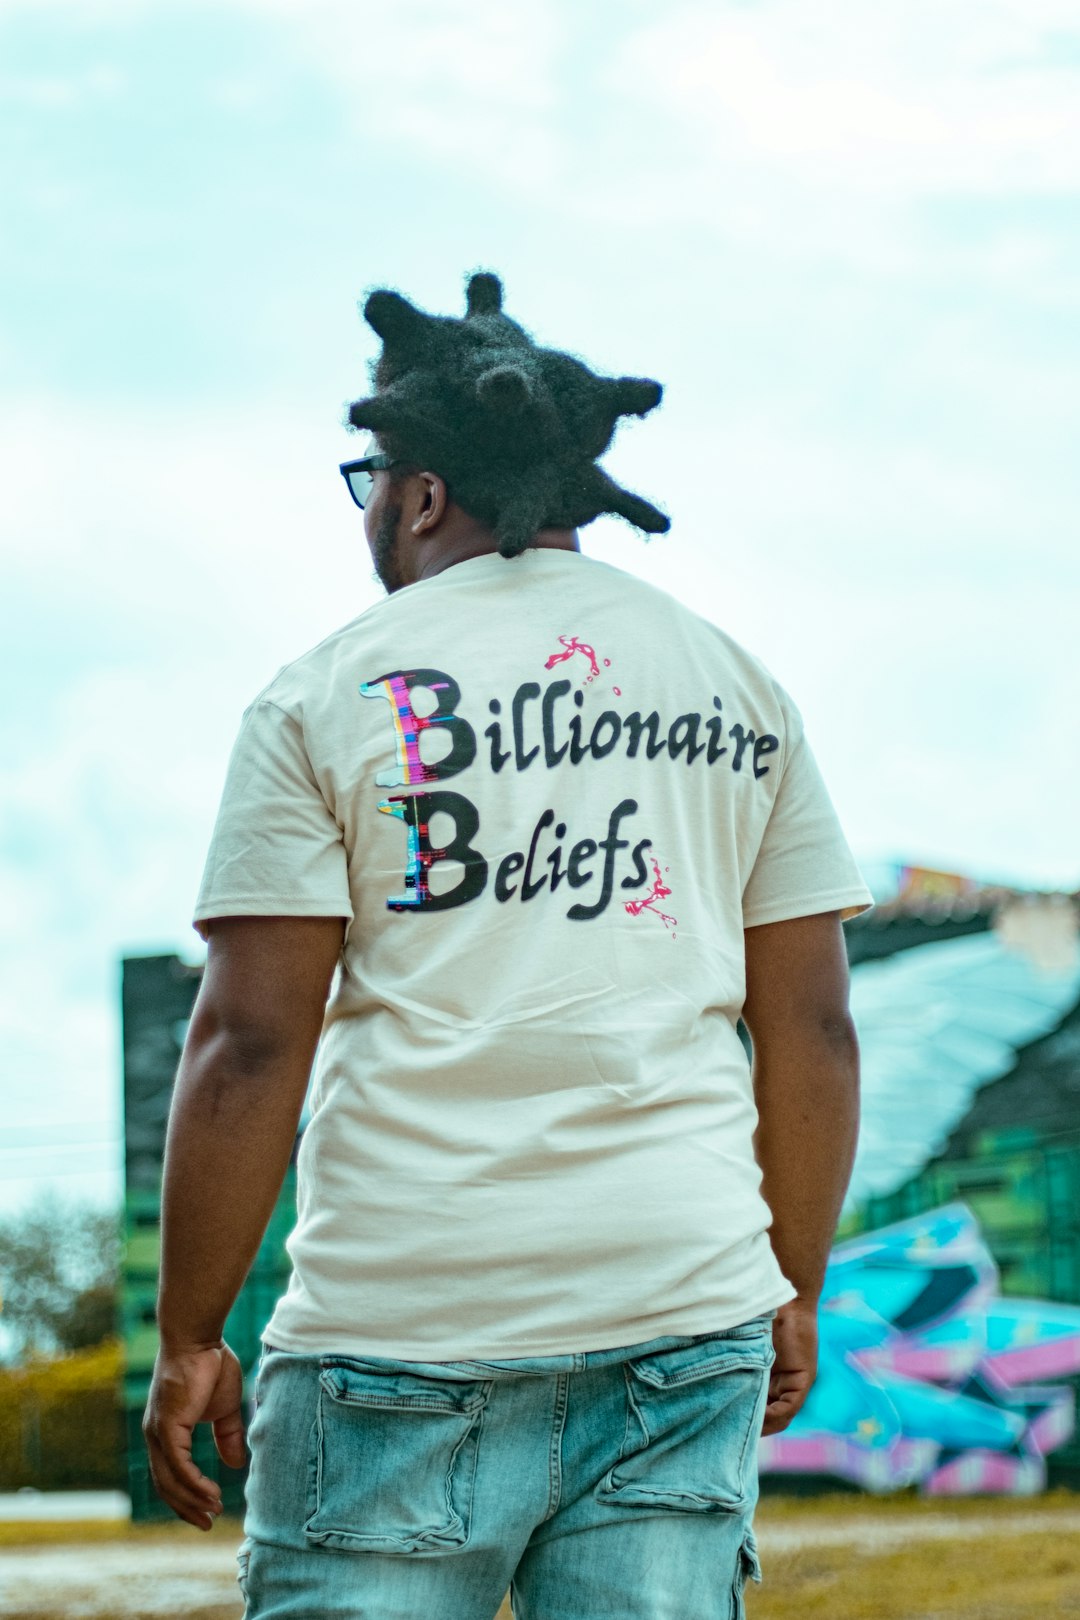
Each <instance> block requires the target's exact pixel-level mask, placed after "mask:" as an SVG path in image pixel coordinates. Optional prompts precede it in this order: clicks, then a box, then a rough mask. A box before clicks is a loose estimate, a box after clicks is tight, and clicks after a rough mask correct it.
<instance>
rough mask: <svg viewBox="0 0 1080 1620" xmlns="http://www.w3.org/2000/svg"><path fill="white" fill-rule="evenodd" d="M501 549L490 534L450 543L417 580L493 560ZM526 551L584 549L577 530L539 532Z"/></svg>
mask: <svg viewBox="0 0 1080 1620" xmlns="http://www.w3.org/2000/svg"><path fill="white" fill-rule="evenodd" d="M498 549H499V548H498V546H497V545H496V543H495V541H494V540H493V538H492V536H491V534H490V533H489V532H488V531H487V530H483V531H480V532H478V533H476V534H472V535H462V536H460V538H458V539H455V540H448V541H447V542H446V544H445V545H444V546H442V547H441V549H440V550H439V551H437V552H435V553H434V554H433V555H432V556H430V557H427V558H425V560H424V565H423V567H422V568H421V569H420V571H419V573H418V574H417V576H416V577H417V580H421V579H431V578H432V577H433V576H434V575H435V574H441V573H442V572H443V570H444V569H446V568H452V567H453V566H454V564H455V563H459V562H466V561H467V560H468V559H469V558H470V557H485V556H493V555H494V554H495V552H497V551H498ZM527 549H528V550H530V551H532V550H534V549H535V550H541V549H545V550H551V551H580V550H581V546H580V544H579V542H578V532H577V530H576V529H540V530H539V531H538V532H537V533H536V534H535V535H534V536H533V538H532V539H531V540H530V541H529V545H528V548H527Z"/></svg>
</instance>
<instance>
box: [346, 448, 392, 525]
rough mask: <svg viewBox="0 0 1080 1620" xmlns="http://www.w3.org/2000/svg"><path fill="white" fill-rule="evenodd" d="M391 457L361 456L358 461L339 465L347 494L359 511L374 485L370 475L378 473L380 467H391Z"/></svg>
mask: <svg viewBox="0 0 1080 1620" xmlns="http://www.w3.org/2000/svg"><path fill="white" fill-rule="evenodd" d="M394 465H395V462H394V458H393V456H385V455H373V456H361V457H360V459H359V460H358V461H343V462H342V463H341V469H340V470H341V476H342V477H343V478H344V480H345V482H346V484H348V486H349V494H350V495H351V496H352V498H353V500H354V501H355V502H356V504H357V506H358V507H359V508H360V510H361V511H363V509H364V502H365V501H366V500H367V499H368V497H369V496H370V494H371V486H372V484H373V483H374V479H373V478H372V476H371V475H372V473H374V472H378V471H379V469H380V468H381V467H393V466H394Z"/></svg>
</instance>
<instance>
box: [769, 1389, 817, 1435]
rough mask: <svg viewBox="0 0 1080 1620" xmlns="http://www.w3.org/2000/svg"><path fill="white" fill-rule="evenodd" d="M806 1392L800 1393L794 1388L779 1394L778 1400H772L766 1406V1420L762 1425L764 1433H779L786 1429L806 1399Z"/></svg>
mask: <svg viewBox="0 0 1080 1620" xmlns="http://www.w3.org/2000/svg"><path fill="white" fill-rule="evenodd" d="M805 1399H806V1396H805V1394H801V1395H800V1394H798V1393H796V1392H795V1391H794V1390H792V1391H789V1392H788V1393H786V1394H783V1395H778V1396H777V1398H776V1400H770V1401H769V1402H768V1403H767V1405H766V1407H765V1422H764V1423H763V1424H762V1426H761V1433H762V1435H763V1436H764V1435H767V1434H779V1433H780V1431H781V1429H786V1428H787V1426H788V1424H789V1423H790V1422H791V1420H792V1418H793V1417H794V1416H795V1414H796V1412H798V1410H799V1409H800V1407H801V1406H802V1405H803V1402H804V1401H805Z"/></svg>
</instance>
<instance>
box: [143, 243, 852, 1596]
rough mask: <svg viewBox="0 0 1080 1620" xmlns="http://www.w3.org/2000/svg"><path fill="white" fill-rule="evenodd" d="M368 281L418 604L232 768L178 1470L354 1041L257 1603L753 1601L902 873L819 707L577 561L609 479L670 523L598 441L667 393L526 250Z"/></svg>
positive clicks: (343, 654) (308, 663)
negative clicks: (604, 463) (524, 308)
mask: <svg viewBox="0 0 1080 1620" xmlns="http://www.w3.org/2000/svg"><path fill="white" fill-rule="evenodd" d="M364 313H365V315H366V317H367V319H368V321H369V322H370V323H371V325H372V326H373V327H374V329H375V330H376V331H377V332H378V334H379V335H380V337H381V338H382V339H383V351H382V354H381V356H380V358H379V360H378V363H377V365H376V366H375V367H374V369H373V372H372V382H373V384H374V393H373V394H372V396H371V397H370V398H368V399H364V400H360V401H357V402H356V403H355V404H354V405H353V406H352V407H351V408H350V413H349V419H350V422H351V424H352V426H354V427H358V428H363V429H366V430H368V432H369V434H371V435H373V436H374V437H373V438H371V439H369V441H368V444H367V452H366V454H365V455H364V456H363V457H362V458H360V459H359V460H358V461H355V462H351V463H346V464H344V466H343V469H342V470H343V472H344V473H345V475H346V478H347V479H348V481H349V484H350V489H351V491H352V493H353V497H354V499H355V500H356V501H357V503H358V504H359V505H361V506H363V509H364V527H365V533H366V536H367V540H368V544H369V546H370V548H371V551H372V556H373V559H374V562H375V567H376V571H377V574H378V577H379V578H380V579H381V581H382V582H383V584H384V585H385V587H386V590H387V598H386V600H385V601H382V602H380V603H379V604H378V605H377V606H375V607H373V608H371V609H369V610H368V611H367V612H365V613H362V614H361V615H360V616H359V617H358V618H357V619H354V620H353V621H352V622H351V623H350V624H348V625H346V626H345V627H344V628H343V629H342V630H340V631H338V632H337V633H336V634H334V635H331V636H330V637H329V638H328V639H327V640H326V641H324V642H322V643H320V645H319V646H317V647H316V648H314V649H313V650H312V651H311V652H309V653H307V654H305V655H304V656H303V657H302V658H300V659H298V660H297V661H296V662H295V663H292V664H290V665H288V666H286V667H285V668H284V669H283V670H281V671H280V672H279V674H278V675H277V676H276V677H275V679H274V680H273V681H272V682H271V683H270V685H269V686H268V687H266V688H265V690H264V691H263V692H262V693H261V694H260V696H259V697H258V698H257V699H256V700H255V701H254V703H253V704H252V705H251V706H250V707H249V709H248V710H247V711H246V714H245V717H244V722H243V725H242V727H241V731H240V735H239V738H238V740H237V743H236V746H235V749H234V751H233V755H232V759H231V762H230V765H229V771H228V777H227V781H226V786H225V791H224V796H223V800H222V805H221V809H220V812H219V816H218V821H217V826H216V828H215V832H214V837H213V842H212V846H211V850H210V854H209V858H208V861H207V866H206V872H205V875H204V878H203V883H202V888H201V890H200V894H199V899H198V903H197V907H196V913H195V920H196V926H197V927H198V929H199V931H200V932H201V933H202V934H203V935H204V937H205V938H207V940H208V942H209V955H208V960H207V966H206V972H205V975H204V978H203V982H202V986H201V989H200V992H199V997H198V1001H197V1003H196V1006H195V1010H194V1014H193V1017H192V1020H191V1026H190V1031H189V1035H188V1040H187V1044H186V1046H185V1051H184V1056H183V1060H182V1062H181V1066H180V1071H179V1074H178V1077H177V1082H176V1092H175V1098H174V1103H173V1109H172V1115H171V1118H170V1124H169V1134H168V1146H167V1152H166V1162H165V1179H164V1193H163V1212H162V1215H163V1219H162V1269H161V1287H160V1294H159V1301H158V1322H159V1328H160V1335H161V1347H160V1353H159V1357H158V1362H157V1366H156V1369H155V1377H154V1382H153V1386H152V1389H151V1393H150V1399H149V1402H148V1406H147V1413H146V1418H145V1421H144V1429H145V1433H146V1438H147V1443H148V1448H149V1452H150V1458H151V1465H152V1469H153V1477H154V1480H155V1483H156V1486H157V1489H158V1491H159V1492H160V1494H161V1495H162V1496H163V1498H164V1499H165V1500H166V1501H167V1502H169V1503H170V1505H171V1506H172V1507H173V1508H174V1509H175V1511H176V1512H177V1513H178V1514H179V1516H180V1517H181V1518H184V1519H186V1520H187V1521H188V1522H189V1523H191V1524H194V1525H196V1526H199V1527H201V1528H203V1529H209V1528H210V1526H211V1524H212V1522H213V1515H214V1513H215V1512H216V1511H218V1510H219V1506H220V1498H219V1497H218V1494H217V1489H216V1486H214V1485H213V1483H212V1482H210V1481H208V1480H206V1479H204V1478H203V1477H202V1476H201V1475H200V1474H199V1471H198V1470H197V1469H196V1468H195V1467H194V1466H193V1464H192V1462H191V1455H190V1451H191V1448H190V1437H191V1432H192V1429H193V1426H194V1424H195V1423H196V1422H199V1421H203V1422H210V1423H212V1424H213V1425H214V1432H215V1437H216V1441H217V1446H218V1450H219V1452H220V1454H221V1456H222V1458H223V1459H224V1461H225V1462H226V1463H228V1464H230V1465H231V1466H233V1467H240V1466H242V1465H243V1462H244V1460H245V1451H244V1440H243V1423H242V1414H241V1382H242V1380H241V1369H240V1367H239V1364H238V1362H237V1360H236V1357H235V1355H233V1353H232V1351H231V1350H230V1349H229V1348H228V1346H227V1345H226V1344H225V1343H224V1341H223V1339H222V1337H221V1330H222V1325H223V1323H224V1320H225V1317H226V1314H227V1312H228V1310H229V1309H230V1307H231V1305H232V1302H233V1300H234V1299H235V1297H236V1295H237V1293H238V1291H239V1289H240V1287H241V1284H242V1282H243V1279H244V1277H245V1275H246V1273H247V1271H248V1268H249V1266H250V1265H251V1262H252V1260H253V1258H254V1255H255V1253H256V1250H257V1248H258V1245H259V1242H260V1239H261V1237H262V1235H263V1232H264V1230H265V1227H266V1224H267V1221H268V1219H269V1216H270V1213H271V1210H272V1208H273V1206H274V1203H275V1201H276V1199H277V1196H278V1193H279V1190H280V1187H281V1184H282V1180H283V1177H284V1173H285V1169H286V1166H287V1163H288V1160H289V1154H290V1149H291V1146H292V1143H293V1139H294V1133H295V1131H296V1128H297V1124H298V1121H299V1117H300V1111H301V1107H302V1104H303V1101H304V1097H305V1093H306V1088H307V1083H308V1076H309V1070H310V1067H311V1064H312V1060H313V1056H314V1053H315V1049H316V1044H317V1043H318V1042H319V1038H320V1035H321V1036H322V1040H321V1045H320V1046H319V1062H318V1066H317V1071H316V1078H315V1085H314V1090H313V1095H312V1103H311V1120H310V1124H309V1125H308V1127H307V1129H306V1130H305V1132H304V1135H303V1138H302V1142H301V1147H300V1151H299V1157H298V1160H297V1177H298V1181H297V1185H298V1218H297V1223H296V1227H295V1229H294V1231H293V1233H292V1235H291V1237H290V1239H289V1243H288V1248H289V1252H290V1255H291V1257H292V1260H293V1272H292V1275H291V1277H290V1281H289V1285H288V1289H287V1291H286V1293H285V1294H284V1295H283V1297H282V1298H281V1299H280V1300H279V1301H278V1303H277V1306H276V1308H275V1310H274V1312H273V1315H272V1317H271V1319H270V1321H269V1323H268V1324H267V1327H266V1329H265V1331H264V1333H263V1335H262V1337H263V1341H264V1348H263V1354H262V1357H261V1360H260V1364H259V1369H258V1374H257V1379H256V1391H255V1394H256V1410H255V1414H254V1417H253V1419H252V1423H251V1427H250V1431H249V1443H250V1446H251V1472H250V1475H249V1478H248V1482H247V1514H246V1518H245V1532H246V1534H245V1537H244V1541H243V1544H242V1546H241V1549H240V1553H239V1564H240V1582H241V1585H242V1587H243V1588H244V1591H245V1596H246V1601H247V1610H246V1613H247V1615H248V1616H249V1617H256V1616H260V1615H263V1614H273V1615H275V1616H291V1617H299V1616H323V1615H328V1614H335V1615H357V1616H360V1615H363V1616H364V1617H365V1620H389V1617H391V1616H393V1617H396V1620H401V1617H405V1616H417V1617H420V1616H427V1615H438V1616H439V1617H441V1620H491V1617H492V1616H493V1615H494V1614H495V1612H496V1610H497V1609H498V1607H499V1604H500V1601H501V1599H502V1597H503V1595H504V1593H505V1592H506V1591H507V1588H508V1587H509V1588H510V1592H511V1598H512V1602H513V1606H514V1612H515V1614H516V1615H518V1616H521V1617H524V1620H571V1617H573V1620H599V1617H612V1620H614V1617H615V1616H618V1617H619V1620H628V1617H639V1616H640V1617H643V1620H644V1617H648V1620H661V1617H670V1620H686V1617H687V1616H689V1615H694V1616H695V1617H700V1620H712V1617H716V1620H719V1617H721V1616H723V1617H725V1620H727V1617H729V1616H731V1615H741V1614H742V1612H743V1596H742V1594H743V1586H744V1583H745V1581H746V1579H747V1577H750V1578H753V1579H760V1571H759V1567H758V1561H757V1554H756V1549H755V1544H754V1536H753V1527H752V1517H753V1511H754V1506H755V1502H756V1497H757V1469H756V1441H757V1438H758V1435H759V1434H760V1433H761V1432H762V1430H764V1432H765V1433H775V1432H777V1431H778V1430H780V1429H783V1428H784V1427H785V1426H786V1425H787V1424H788V1423H789V1422H790V1421H791V1419H792V1417H793V1416H794V1415H795V1413H796V1412H797V1411H798V1410H799V1408H800V1407H801V1405H802V1404H803V1402H804V1400H805V1399H806V1395H807V1392H808V1391H809V1389H810V1386H811V1384H812V1382H813V1379H814V1376H815V1370H816V1346H817V1336H816V1308H817V1300H818V1297H819V1293H820V1289H821V1285H822V1280H823V1274H824V1268H825V1263H826V1258H827V1255H828V1251H829V1246H830V1242H831V1239H832V1236H833V1232H834V1229H835V1225H836V1220H837V1216H838V1214H839V1210H840V1206H841V1202H842V1199H843V1194H844V1191H845V1188H846V1186H847V1181H848V1177H849V1173H850V1170H851V1164H852V1159H853V1154H854V1146H855V1138H856V1128H857V1115H858V1053H857V1045H856V1039H855V1033H854V1029H853V1026H852V1022H851V1018H850V1015H849V1011H848V977H847V961H846V953H845V947H844V941H843V936H842V931H841V920H842V919H843V918H844V917H846V916H850V915H854V914H855V913H857V912H859V911H862V910H865V909H866V908H867V906H868V905H869V904H870V903H871V902H870V895H869V893H868V891H867V889H866V888H865V886H864V884H863V882H862V880H861V878H860V876H859V873H858V871H857V869H856V867H855V864H854V862H853V860H852V857H851V854H850V852H849V850H848V848H847V845H846V843H845V841H844V838H843V834H842V832H841V830H840V827H839V825H838V823H837V819H836V816H835V813H834V811H833V808H832V806H831V803H830V801H829V798H828V795H827V793H826V790H825V788H824V786H823V784H822V781H821V778H820V776H819V774H818V772H817V768H816V765H815V763H814V759H813V755H812V753H811V751H810V747H809V744H808V743H807V741H806V739H805V737H804V734H803V727H802V722H801V719H800V716H799V713H798V710H797V709H796V707H795V705H794V704H793V702H792V700H791V699H790V697H789V696H788V695H787V693H786V692H784V691H783V689H782V688H781V687H780V686H778V684H777V683H776V682H775V681H774V680H773V679H772V677H771V676H770V675H769V674H768V672H767V671H766V670H765V669H764V668H763V667H762V666H761V664H760V663H759V662H758V661H757V660H756V659H755V658H753V657H752V656H751V655H750V654H749V653H748V652H746V651H745V650H743V649H742V648H741V647H740V646H738V644H737V643H735V642H734V641H733V640H732V639H731V638H730V637H729V636H728V635H727V634H726V633H725V632H723V631H722V630H720V629H718V628H717V627H716V626H715V625H713V624H712V623H710V622H709V621H707V620H705V619H703V618H699V617H697V616H696V615H695V614H693V613H691V612H690V611H688V610H687V609H686V608H684V607H682V606H681V605H679V604H678V603H677V602H675V601H674V600H673V599H672V598H671V597H669V596H667V595H665V594H664V593H663V592H660V591H658V590H656V589H654V588H653V587H651V586H648V585H645V584H643V583H642V582H641V581H639V580H638V579H636V578H634V577H633V576H631V575H629V574H627V573H624V572H623V571H621V570H619V569H615V568H612V567H609V566H607V565H606V564H603V563H600V562H598V561H595V560H593V559H590V558H587V557H584V556H583V555H582V554H581V552H580V550H579V548H578V535H577V528H578V526H579V525H581V524H584V523H587V522H589V521H591V520H592V519H593V518H594V517H596V516H597V515H598V514H599V513H600V512H602V511H609V512H618V513H621V514H622V515H623V516H624V517H626V518H628V519H629V520H630V521H631V522H632V523H634V524H635V525H637V526H638V527H639V528H642V529H644V530H646V531H652V532H662V531H663V530H665V529H666V528H667V527H668V520H667V519H666V518H665V517H664V515H663V514H662V513H660V512H659V511H658V510H657V509H656V508H655V507H653V506H651V505H650V504H649V503H648V502H647V501H645V500H643V499H641V498H640V497H638V496H635V495H632V494H630V493H629V492H627V491H625V490H623V489H620V488H619V487H618V486H617V485H616V484H614V483H613V482H612V481H611V480H610V479H609V478H608V477H607V475H606V474H605V473H604V472H603V471H602V470H601V469H600V468H599V467H597V466H596V465H595V459H596V457H597V456H598V455H599V454H601V453H602V452H603V450H604V449H605V448H606V447H607V445H608V444H609V443H610V440H611V437H612V434H613V431H614V427H615V425H616V422H617V420H618V418H619V416H621V415H625V414H630V413H632V414H637V415H644V414H646V413H647V412H648V411H649V410H651V409H653V407H654V406H655V405H656V404H657V403H658V402H659V399H660V395H661V389H660V386H659V384H657V383H654V382H652V381H650V380H648V379H642V378H631V377H624V378H619V379H614V378H604V377H599V376H596V375H594V374H593V373H592V372H591V371H589V369H588V368H587V367H586V366H585V365H583V364H582V362H580V361H579V360H577V359H575V358H573V357H572V356H569V355H564V354H560V353H558V352H557V351H552V350H546V349H541V348H539V347H537V346H536V345H535V344H534V343H533V341H532V339H531V338H530V337H529V335H528V334H527V333H526V332H525V331H524V330H523V328H521V327H520V326H519V325H518V324H517V323H515V322H513V321H511V320H510V319H509V318H508V317H507V316H506V315H505V314H503V312H502V287H501V284H500V282H499V280H498V278H497V277H495V276H494V275H492V274H490V273H484V272H481V273H477V274H475V275H474V276H472V277H471V279H470V281H469V283H468V295H467V314H466V316H465V317H464V319H461V320H457V319H452V318H447V317H434V316H431V315H428V314H426V313H424V312H423V311H420V310H418V309H416V308H414V306H413V305H412V304H410V303H409V302H408V301H407V300H406V299H404V298H402V297H401V296H400V295H399V294H397V293H394V292H391V291H387V290H382V291H378V292H375V293H372V295H371V296H370V297H369V298H368V300H367V303H366V305H365V310H364ZM332 980H333V990H332V994H331V981H332ZM328 996H329V1005H327V998H328ZM740 1015H741V1016H742V1018H743V1020H744V1021H745V1024H746V1026H747V1028H748V1030H749V1032H750V1036H751V1040H752V1044H753V1070H752V1075H751V1070H750V1065H749V1064H748V1061H747V1058H746V1055H745V1051H744V1048H743V1045H742V1042H741V1040H740V1036H739V1033H738V1024H739V1019H740ZM770 1217H771V1226H770Z"/></svg>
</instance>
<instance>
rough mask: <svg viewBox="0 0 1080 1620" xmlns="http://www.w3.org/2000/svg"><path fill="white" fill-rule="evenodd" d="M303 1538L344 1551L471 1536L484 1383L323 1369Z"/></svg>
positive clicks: (450, 1545)
mask: <svg viewBox="0 0 1080 1620" xmlns="http://www.w3.org/2000/svg"><path fill="white" fill-rule="evenodd" d="M319 1386H320V1387H319V1399H318V1405H317V1408H316V1413H315V1421H314V1424H313V1426H312V1447H311V1455H310V1457H309V1476H308V1506H309V1509H310V1517H309V1518H308V1520H307V1522H306V1523H305V1525H304V1534H305V1535H306V1536H307V1538H308V1540H309V1541H310V1542H312V1543H318V1544H319V1545H321V1546H325V1547H339V1548H341V1549H343V1550H344V1551H347V1552H379V1553H439V1552H454V1551H456V1550H457V1549H458V1548H460V1547H463V1546H464V1545H465V1543H466V1542H467V1541H468V1539H469V1531H470V1521H471V1515H472V1495H473V1480H474V1476H475V1473H476V1461H477V1453H478V1450H479V1444H480V1432H481V1429H482V1427H483V1421H484V1408H485V1406H486V1404H487V1399H488V1396H489V1395H490V1393H491V1380H490V1379H476V1380H471V1381H468V1382H466V1381H454V1382H451V1381H450V1380H446V1381H443V1380H439V1379H436V1378H428V1377H418V1376H417V1375H416V1374H415V1373H407V1372H403V1371H401V1370H399V1368H398V1367H397V1366H396V1365H393V1364H390V1363H387V1370H385V1371H383V1370H374V1369H373V1363H371V1362H365V1363H364V1364H363V1365H361V1364H360V1363H358V1362H351V1363H344V1364H342V1363H338V1364H336V1365H334V1366H331V1367H325V1368H324V1369H323V1371H322V1372H321V1373H320V1375H319Z"/></svg>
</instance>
